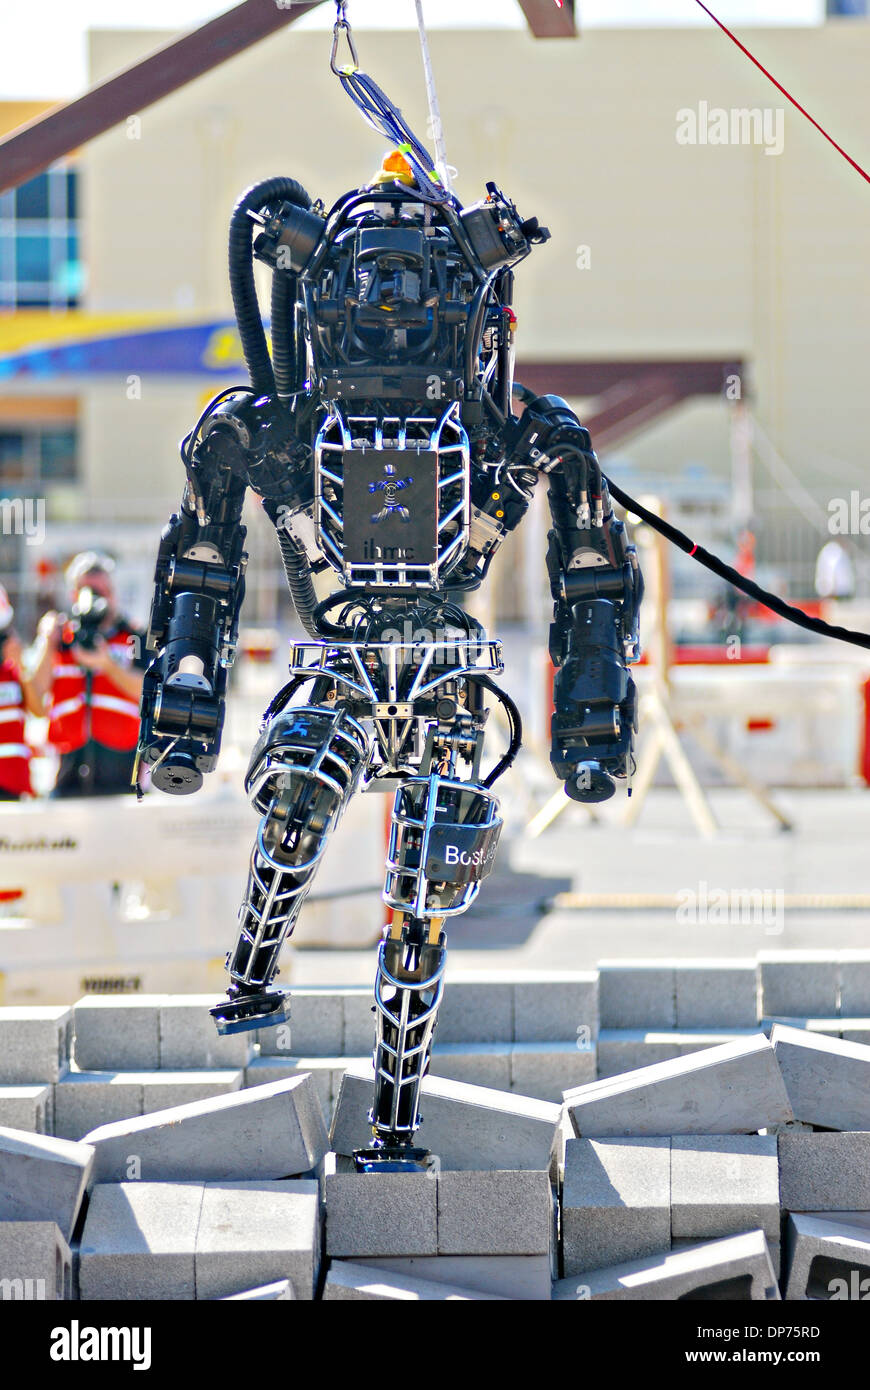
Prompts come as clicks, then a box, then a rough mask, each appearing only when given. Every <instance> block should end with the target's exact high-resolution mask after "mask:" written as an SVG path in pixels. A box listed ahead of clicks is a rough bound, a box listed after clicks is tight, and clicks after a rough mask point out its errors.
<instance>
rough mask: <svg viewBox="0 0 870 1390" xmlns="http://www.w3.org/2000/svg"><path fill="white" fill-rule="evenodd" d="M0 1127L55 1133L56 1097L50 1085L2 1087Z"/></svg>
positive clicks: (34, 1132)
mask: <svg viewBox="0 0 870 1390" xmlns="http://www.w3.org/2000/svg"><path fill="white" fill-rule="evenodd" d="M0 1127H2V1128H4V1129H23V1130H26V1131H28V1133H31V1134H53V1133H54V1095H53V1091H52V1087H51V1086H48V1085H45V1086H43V1085H35V1086H0Z"/></svg>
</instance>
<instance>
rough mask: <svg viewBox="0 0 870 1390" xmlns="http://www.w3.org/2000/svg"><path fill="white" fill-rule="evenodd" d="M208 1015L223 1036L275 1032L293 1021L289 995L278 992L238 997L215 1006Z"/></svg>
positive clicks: (272, 990)
mask: <svg viewBox="0 0 870 1390" xmlns="http://www.w3.org/2000/svg"><path fill="white" fill-rule="evenodd" d="M209 1013H210V1014H211V1016H212V1018H213V1019H214V1021H215V1026H216V1027H217V1030H218V1032H219V1033H221V1034H225V1033H245V1032H248V1031H249V1030H250V1029H252V1028H272V1027H274V1026H275V1025H276V1024H278V1023H288V1022H289V1020H290V995H289V994H285V993H284V992H283V991H282V990H279V989H261V990H254V991H253V992H252V993H251V994H237V995H236V997H235V998H234V999H226V1000H224V1001H223V1002H222V1003H220V1004H216V1005H215V1007H214V1008H213V1009H209Z"/></svg>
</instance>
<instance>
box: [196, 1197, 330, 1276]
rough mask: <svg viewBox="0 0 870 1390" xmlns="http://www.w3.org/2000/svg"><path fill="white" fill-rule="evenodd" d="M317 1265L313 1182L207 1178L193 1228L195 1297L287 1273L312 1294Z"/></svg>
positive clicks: (317, 1213)
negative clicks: (228, 1180) (197, 1218)
mask: <svg viewBox="0 0 870 1390" xmlns="http://www.w3.org/2000/svg"><path fill="white" fill-rule="evenodd" d="M319 1268H320V1204H319V1200H318V1191H317V1183H316V1182H313V1181H306V1180H304V1179H303V1180H300V1179H291V1180H289V1181H284V1182H232V1183H206V1185H205V1188H204V1191H203V1196H202V1207H201V1209H200V1214H199V1224H198V1226H197V1231H196V1251H195V1269H196V1297H197V1298H198V1299H215V1298H221V1297H223V1296H225V1295H229V1294H232V1293H233V1292H234V1291H235V1290H237V1289H238V1286H239V1284H240V1283H241V1284H243V1285H246V1286H247V1287H248V1288H249V1289H255V1288H258V1287H260V1286H262V1285H263V1284H273V1283H275V1281H276V1280H281V1279H289V1281H290V1283H291V1285H292V1287H293V1293H294V1295H295V1297H296V1298H299V1299H307V1300H309V1301H310V1300H311V1299H313V1297H314V1290H315V1288H316V1285H317V1276H318V1271H319Z"/></svg>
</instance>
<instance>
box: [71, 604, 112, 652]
mask: <svg viewBox="0 0 870 1390" xmlns="http://www.w3.org/2000/svg"><path fill="white" fill-rule="evenodd" d="M108 610H109V605H108V602H107V600H106V599H104V598H103V596H102V595H101V594H95V593H94V591H93V589H80V590H79V596H78V598H77V599H76V601H75V603H74V604H73V606H72V608H71V610H70V617H69V622H68V624H67V627H66V632H65V634H64V637H63V639H62V641H61V646H62V647H63V648H65V649H69V648H70V647H83V648H84V650H85V651H87V652H92V651H94V650H95V648H96V646H97V636H98V633H99V630H100V624H101V623H102V621H103V619H104V618H105V616H106V613H107V612H108ZM66 633H70V634H71V635H70V636H67V635H66Z"/></svg>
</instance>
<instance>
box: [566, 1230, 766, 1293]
mask: <svg viewBox="0 0 870 1390" xmlns="http://www.w3.org/2000/svg"><path fill="white" fill-rule="evenodd" d="M779 1297H780V1293H779V1287H778V1285H777V1282H776V1275H775V1273H774V1270H773V1265H772V1263H771V1259H770V1253H769V1251H768V1248H767V1241H766V1240H765V1238H764V1232H763V1231H749V1232H747V1233H746V1234H744V1235H739V1236H731V1237H729V1238H728V1239H727V1240H716V1241H712V1242H711V1243H710V1244H707V1245H693V1246H691V1247H689V1248H688V1249H685V1250H677V1251H671V1253H670V1254H667V1255H660V1256H655V1255H654V1256H651V1257H650V1258H649V1259H645V1260H632V1261H629V1262H628V1263H626V1264H621V1265H614V1266H612V1267H611V1268H610V1269H597V1270H590V1271H589V1272H588V1273H586V1274H581V1275H580V1276H579V1277H578V1276H576V1275H574V1276H572V1277H571V1278H569V1279H560V1280H559V1281H558V1282H557V1283H556V1284H555V1285H554V1286H553V1298H554V1299H555V1300H558V1301H561V1302H564V1301H568V1302H577V1301H578V1300H581V1301H585V1300H590V1301H592V1302H599V1301H600V1302H617V1301H621V1300H635V1299H637V1300H653V1301H656V1302H660V1301H664V1300H668V1301H676V1300H678V1299H680V1300H687V1301H688V1300H691V1301H704V1300H715V1301H720V1300H723V1299H725V1300H728V1301H731V1302H750V1301H751V1302H759V1303H760V1302H766V1301H769V1300H772V1301H776V1300H778V1299H779Z"/></svg>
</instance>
